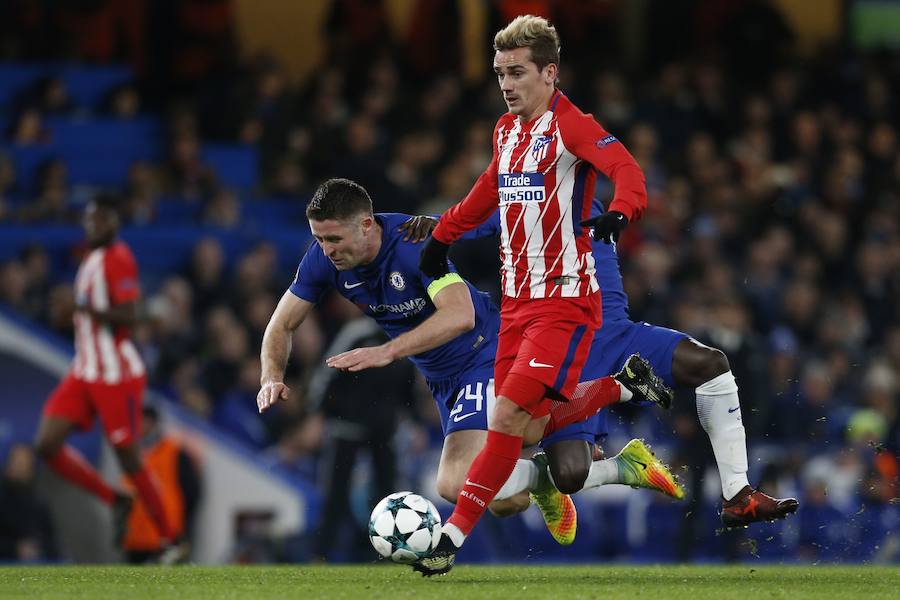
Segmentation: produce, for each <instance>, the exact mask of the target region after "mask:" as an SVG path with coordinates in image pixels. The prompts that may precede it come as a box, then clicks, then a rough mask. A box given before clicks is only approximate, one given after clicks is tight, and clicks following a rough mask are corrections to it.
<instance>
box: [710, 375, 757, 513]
mask: <svg viewBox="0 0 900 600" xmlns="http://www.w3.org/2000/svg"><path fill="white" fill-rule="evenodd" d="M737 392H738V386H737V383H735V381H734V375H732V373H731V371H728V372H727V373H722V374H721V375H719V376H718V377H715V378H714V379H710V380H709V381H707V382H706V383H704V384H703V385H701V386H700V387H698V388H697V416H698V417H699V418H700V424H701V425H702V426H703V429H704V430H705V431H706V435H708V436H709V442H710V444H712V449H713V454H715V456H716V464H717V465H718V467H719V477H720V478H721V479H722V496H723V497H724V498H725V499H726V500H730V499H731V498H733V497H734V495H735V494H737V493H738V492H739V491H740V490H741V488H743V487H744V486H745V485H749V482H748V481H747V437H746V434H745V433H744V423H743V421H742V420H741V402H740V400H739V399H738V393H737Z"/></svg>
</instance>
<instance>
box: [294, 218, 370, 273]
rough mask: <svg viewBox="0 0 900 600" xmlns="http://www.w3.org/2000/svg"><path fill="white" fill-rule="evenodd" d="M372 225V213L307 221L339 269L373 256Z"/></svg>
mask: <svg viewBox="0 0 900 600" xmlns="http://www.w3.org/2000/svg"><path fill="white" fill-rule="evenodd" d="M373 225H374V219H372V217H371V216H365V217H356V218H351V219H347V220H344V221H338V220H335V219H326V220H324V221H314V220H312V219H310V221H309V229H310V231H312V234H313V237H314V238H315V240H316V242H317V243H318V244H319V246H321V248H322V252H323V253H324V254H325V256H327V257H328V260H330V261H331V262H332V264H334V267H335V268H336V269H337V270H338V271H347V270H349V269H355V268H356V267H358V266H360V265H362V264H365V263H367V262H369V261H371V260H372V258H374V256H371V254H372V235H373V232H374V227H373Z"/></svg>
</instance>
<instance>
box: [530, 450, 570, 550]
mask: <svg viewBox="0 0 900 600" xmlns="http://www.w3.org/2000/svg"><path fill="white" fill-rule="evenodd" d="M531 460H532V461H534V463H535V464H536V465H537V467H538V473H539V475H538V484H537V488H536V489H535V490H533V491H532V492H531V493H530V494H529V495H530V496H531V501H532V502H534V503H535V504H537V507H538V508H539V509H540V510H541V515H543V517H544V523H546V524H547V529H548V530H549V531H550V535H552V536H553V539H554V540H556V543H558V544H560V545H561V546H568V545H569V544H571V543H572V542H574V541H575V531H576V529H577V528H578V512H577V511H576V510H575V503H574V502H572V498H571V497H570V496H569V495H568V494H563V493H562V492H560V491H559V490H558V489H556V486H555V485H553V481H551V480H550V471H549V469H548V462H547V455H546V454H544V453H543V452H539V453H538V454H535V455H534V457H533V458H532V459H531Z"/></svg>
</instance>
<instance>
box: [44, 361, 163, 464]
mask: <svg viewBox="0 0 900 600" xmlns="http://www.w3.org/2000/svg"><path fill="white" fill-rule="evenodd" d="M146 383H147V378H146V377H136V378H134V379H128V380H126V381H123V382H122V383H117V384H113V385H110V384H107V383H103V382H96V381H95V382H90V381H83V380H81V379H76V378H75V377H74V376H73V375H72V374H71V373H69V374H68V375H66V377H65V379H63V380H62V381H61V382H60V383H59V385H58V386H56V389H55V390H53V393H52V394H50V398H48V399H47V403H46V404H44V416H47V417H58V418H60V419H65V420H66V421H69V422H71V423H74V424H75V425H76V426H77V427H78V428H79V429H90V428H91V426H92V425H93V424H94V417H96V416H99V417H100V422H101V423H102V424H103V431H104V432H105V433H106V439H107V440H109V443H110V444H112V445H113V446H116V447H119V446H128V445H131V444H136V443H138V442H139V441H140V437H141V400H142V398H143V395H144V386H145V385H146Z"/></svg>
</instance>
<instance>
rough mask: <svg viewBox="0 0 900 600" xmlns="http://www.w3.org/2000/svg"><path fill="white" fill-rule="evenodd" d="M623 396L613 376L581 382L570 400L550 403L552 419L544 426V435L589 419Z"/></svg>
mask: <svg viewBox="0 0 900 600" xmlns="http://www.w3.org/2000/svg"><path fill="white" fill-rule="evenodd" d="M621 397H622V390H621V389H620V388H619V384H618V382H617V381H616V380H615V379H613V378H612V377H602V378H600V379H592V380H590V381H585V382H583V383H579V384H578V386H577V387H576V388H575V393H574V394H572V399H571V400H569V401H568V402H556V401H553V402H551V403H550V421H549V422H547V427H545V428H544V437H547V436H548V435H550V434H551V433H553V432H554V431H559V430H560V429H562V428H563V427H566V426H567V425H571V424H572V423H578V422H579V421H584V420H585V419H588V418H590V417H592V416H594V415H595V414H597V412H599V411H600V410H601V409H603V408H606V407H607V406H609V405H610V404H615V403H616V402H618V401H619V399H620V398H621Z"/></svg>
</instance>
